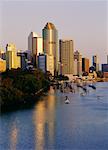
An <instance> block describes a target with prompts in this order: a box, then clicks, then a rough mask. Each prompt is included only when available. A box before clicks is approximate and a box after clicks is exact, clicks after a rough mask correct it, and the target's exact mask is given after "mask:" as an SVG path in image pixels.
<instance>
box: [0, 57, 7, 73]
mask: <svg viewBox="0 0 108 150" xmlns="http://www.w3.org/2000/svg"><path fill="white" fill-rule="evenodd" d="M4 71H6V60H3V59H1V58H0V72H4Z"/></svg>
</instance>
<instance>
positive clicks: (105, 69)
mask: <svg viewBox="0 0 108 150" xmlns="http://www.w3.org/2000/svg"><path fill="white" fill-rule="evenodd" d="M102 72H108V64H102Z"/></svg>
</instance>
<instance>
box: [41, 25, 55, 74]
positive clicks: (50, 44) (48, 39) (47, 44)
mask: <svg viewBox="0 0 108 150" xmlns="http://www.w3.org/2000/svg"><path fill="white" fill-rule="evenodd" d="M42 34H43V50H44V53H45V54H47V55H49V56H48V57H47V59H48V58H49V59H50V60H49V61H51V60H52V58H54V60H52V61H51V62H52V63H54V64H47V65H52V66H54V69H51V70H49V71H50V72H52V70H54V73H52V74H54V75H56V74H57V73H58V31H57V29H56V28H55V26H54V24H52V23H50V22H48V23H47V24H46V25H45V27H44V29H43V30H42ZM47 68H49V69H50V67H49V66H47Z"/></svg>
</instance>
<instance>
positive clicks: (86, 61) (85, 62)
mask: <svg viewBox="0 0 108 150" xmlns="http://www.w3.org/2000/svg"><path fill="white" fill-rule="evenodd" d="M82 72H87V73H89V59H88V58H82Z"/></svg>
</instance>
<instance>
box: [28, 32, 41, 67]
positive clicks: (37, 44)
mask: <svg viewBox="0 0 108 150" xmlns="http://www.w3.org/2000/svg"><path fill="white" fill-rule="evenodd" d="M28 50H31V55H32V62H33V64H34V66H38V64H37V62H38V59H37V56H38V55H39V53H43V39H42V37H40V36H38V35H37V34H36V33H35V32H31V33H30V35H29V37H28Z"/></svg>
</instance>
